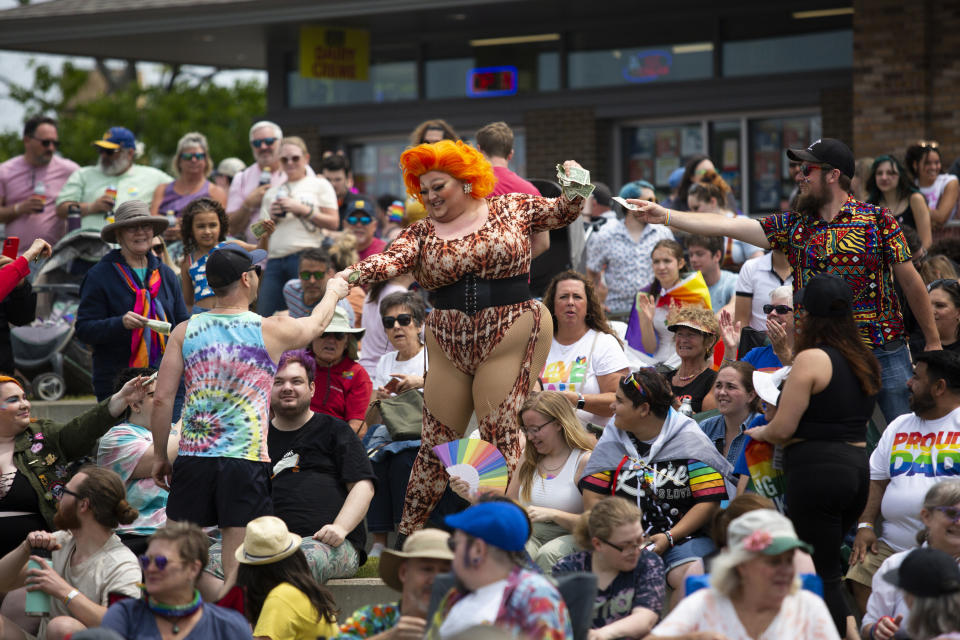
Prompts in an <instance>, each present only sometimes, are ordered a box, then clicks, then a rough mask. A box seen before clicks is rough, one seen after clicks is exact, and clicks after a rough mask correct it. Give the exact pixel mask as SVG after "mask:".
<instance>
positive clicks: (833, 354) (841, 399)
mask: <svg viewBox="0 0 960 640" xmlns="http://www.w3.org/2000/svg"><path fill="white" fill-rule="evenodd" d="M817 348H818V349H823V350H824V351H825V352H826V353H827V355H828V356H829V357H830V364H831V365H832V366H833V375H832V376H830V383H829V384H828V385H827V386H826V388H825V389H824V390H823V391H821V392H820V393H815V394H813V395H812V396H810V405H809V406H808V407H807V410H806V411H804V412H803V416H801V418H800V424H799V425H798V426H797V431H796V433H795V434H794V437H797V438H804V439H806V440H834V441H839V442H864V441H866V439H867V421H868V420H869V419H870V416H872V415H873V407H874V405H875V404H876V402H877V396H876V394H874V395H871V396H868V395H865V394H864V393H863V390H862V389H861V388H860V381H859V380H858V379H857V377H856V376H855V375H854V374H853V370H852V369H851V368H850V364H849V363H848V362H847V359H846V358H844V357H843V355H842V354H841V353H840V352H839V351H837V350H836V349H835V348H833V347H827V346H824V345H818V346H817Z"/></svg>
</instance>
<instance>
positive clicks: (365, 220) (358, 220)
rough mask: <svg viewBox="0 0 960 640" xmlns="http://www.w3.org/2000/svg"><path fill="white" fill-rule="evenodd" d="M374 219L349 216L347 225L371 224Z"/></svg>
mask: <svg viewBox="0 0 960 640" xmlns="http://www.w3.org/2000/svg"><path fill="white" fill-rule="evenodd" d="M371 222H373V218H371V217H370V216H347V224H370V223H371Z"/></svg>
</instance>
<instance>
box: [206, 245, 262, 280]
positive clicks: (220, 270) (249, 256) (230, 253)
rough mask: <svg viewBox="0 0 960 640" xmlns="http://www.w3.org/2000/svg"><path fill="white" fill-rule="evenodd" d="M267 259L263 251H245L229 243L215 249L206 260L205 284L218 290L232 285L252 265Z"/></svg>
mask: <svg viewBox="0 0 960 640" xmlns="http://www.w3.org/2000/svg"><path fill="white" fill-rule="evenodd" d="M266 257H267V252H266V251H264V250H263V249H254V250H253V251H247V250H246V249H244V248H243V247H241V246H240V245H238V244H235V243H232V242H231V243H230V244H227V245H224V246H223V247H221V248H219V249H217V250H216V251H214V252H213V253H211V254H210V257H209V258H207V284H209V285H210V288H212V289H219V288H221V287H225V286H227V285H228V284H232V283H234V282H236V281H237V280H239V279H240V276H241V275H243V274H244V273H245V272H247V271H249V270H250V268H251V267H253V265H255V264H256V263H258V262H261V261H262V260H264V259H265V258H266Z"/></svg>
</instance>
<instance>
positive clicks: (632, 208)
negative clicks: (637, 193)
mask: <svg viewBox="0 0 960 640" xmlns="http://www.w3.org/2000/svg"><path fill="white" fill-rule="evenodd" d="M610 199H611V200H613V201H614V202H616V203H618V204H619V205H620V206H621V207H623V208H624V209H629V210H630V211H640V207H638V206H637V205H635V204H630V203H629V202H627V201H626V200H624V199H623V198H621V197H620V196H613V197H612V198H610Z"/></svg>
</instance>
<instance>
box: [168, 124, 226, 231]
mask: <svg viewBox="0 0 960 640" xmlns="http://www.w3.org/2000/svg"><path fill="white" fill-rule="evenodd" d="M213 166H214V164H213V158H212V157H211V156H210V145H208V144H207V137H206V136H205V135H203V134H202V133H200V132H198V131H191V132H190V133H187V134H184V136H183V137H182V138H180V140H179V141H178V142H177V151H176V153H174V154H173V158H171V159H170V171H171V173H173V175H174V176H176V178H177V179H176V180H174V181H173V182H168V183H166V184H161V185H159V186H158V187H157V188H156V190H155V191H154V192H153V199H152V201H151V202H150V213H151V214H152V215H155V216H167V221H168V222H169V223H170V226H169V227H167V230H166V231H165V232H164V234H163V237H164V240H166V241H168V242H173V241H175V240H178V239H179V238H180V217H181V216H182V214H183V210H184V208H186V206H187V205H188V204H190V203H191V202H193V201H194V200H196V199H197V198H213V199H214V200H216V201H217V202H219V203H220V206H226V204H227V192H226V191H224V190H223V189H221V188H220V187H218V186H217V185H215V184H212V183H211V182H210V181H209V180H208V179H207V178H209V177H210V172H211V171H213Z"/></svg>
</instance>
